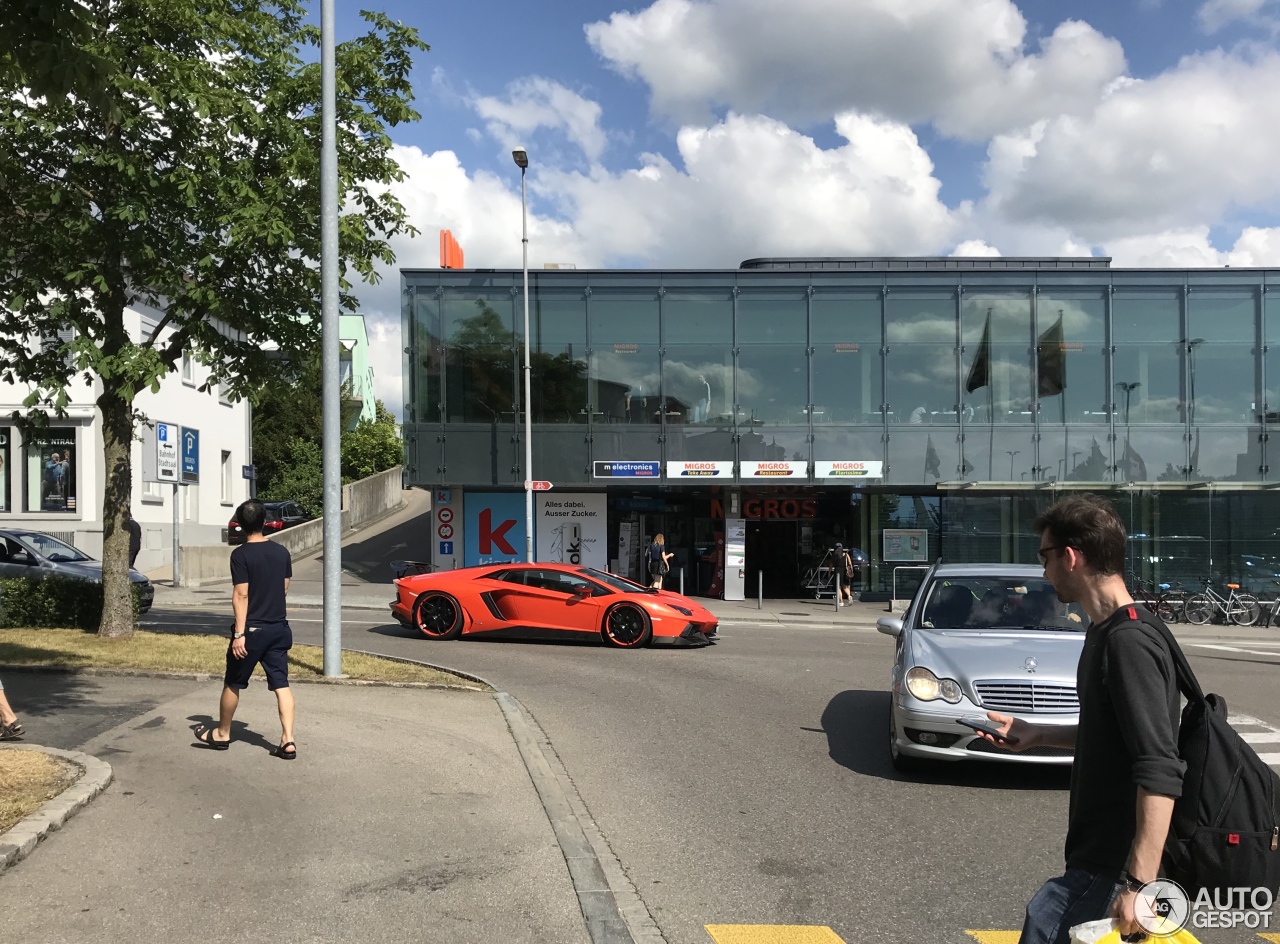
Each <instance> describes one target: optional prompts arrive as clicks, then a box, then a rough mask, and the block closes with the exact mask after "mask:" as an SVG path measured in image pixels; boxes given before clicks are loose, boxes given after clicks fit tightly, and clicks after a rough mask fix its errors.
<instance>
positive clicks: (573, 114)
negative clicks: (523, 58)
mask: <svg viewBox="0 0 1280 944" xmlns="http://www.w3.org/2000/svg"><path fill="white" fill-rule="evenodd" d="M473 106H474V107H475V110H476V112H477V113H478V114H479V115H480V117H481V118H483V119H485V121H486V122H487V123H488V129H489V133H490V134H492V135H493V136H494V137H495V138H497V139H498V140H499V141H500V142H501V143H502V144H503V145H504V146H506V147H508V148H510V147H515V146H517V145H522V144H526V143H527V142H526V140H525V139H526V138H527V137H528V136H529V135H530V134H532V133H533V132H534V131H537V130H538V129H539V128H551V129H553V130H557V131H562V132H564V134H565V135H566V136H567V137H568V138H569V140H570V141H572V142H573V143H574V144H576V145H577V146H578V147H580V148H581V149H582V153H583V154H585V155H586V157H587V159H588V160H590V161H593V162H594V161H598V160H599V159H600V155H601V154H603V153H604V149H605V147H606V145H607V144H608V139H607V137H606V135H605V133H604V131H603V130H601V128H600V113H601V112H600V106H599V104H597V103H596V102H594V101H591V100H590V99H588V98H584V97H583V96H581V95H579V94H578V93H577V92H575V91H573V90H572V89H568V88H566V87H565V86H563V85H561V84H560V83H559V82H553V81H551V80H550V79H544V78H540V77H537V76H530V77H527V78H523V79H520V80H519V81H517V82H512V83H511V84H510V85H509V86H507V96H506V98H495V97H492V96H482V97H479V98H476V99H475V101H474V102H473Z"/></svg>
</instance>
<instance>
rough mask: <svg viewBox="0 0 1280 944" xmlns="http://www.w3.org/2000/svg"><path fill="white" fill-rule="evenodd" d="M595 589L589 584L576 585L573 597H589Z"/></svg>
mask: <svg viewBox="0 0 1280 944" xmlns="http://www.w3.org/2000/svg"><path fill="white" fill-rule="evenodd" d="M593 589H594V588H593V587H592V586H591V584H589V583H579V584H574V587H573V595H574V596H575V597H589V596H591V593H592V590H593Z"/></svg>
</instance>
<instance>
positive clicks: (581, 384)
mask: <svg viewBox="0 0 1280 944" xmlns="http://www.w3.org/2000/svg"><path fill="white" fill-rule="evenodd" d="M531 301H532V303H533V304H532V307H531V308H530V311H529V318H530V325H529V330H530V331H531V332H532V334H533V338H532V341H533V345H532V349H531V350H530V352H529V364H530V367H531V371H530V377H529V382H530V385H531V387H532V397H533V421H534V422H535V423H585V422H586V421H587V311H586V303H585V301H584V299H583V297H582V295H581V294H577V293H575V294H573V295H548V294H546V293H544V292H539V293H537V294H536V295H534V296H533V298H532V299H531ZM521 304H523V302H521ZM522 327H523V311H521V320H520V322H519V327H517V329H516V344H517V345H520V346H521V350H520V358H521V365H522V366H523V363H524V352H523V343H524V339H523V337H522V336H521V335H522V331H521V328H522Z"/></svg>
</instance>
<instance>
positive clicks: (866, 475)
mask: <svg viewBox="0 0 1280 944" xmlns="http://www.w3.org/2000/svg"><path fill="white" fill-rule="evenodd" d="M883 476H884V462H883V461H881V462H859V461H848V462H846V461H836V462H814V464H813V477H814V478H815V479H837V480H839V479H878V478H881V477H883Z"/></svg>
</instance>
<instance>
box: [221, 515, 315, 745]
mask: <svg viewBox="0 0 1280 944" xmlns="http://www.w3.org/2000/svg"><path fill="white" fill-rule="evenodd" d="M236 520H237V521H238V522H239V523H240V527H241V528H242V529H244V533H245V542H244V544H241V545H240V546H239V547H237V548H236V549H235V550H234V551H232V552H231V584H232V593H231V608H232V610H233V611H234V612H235V618H236V621H235V625H234V629H233V633H232V637H231V645H230V646H229V647H228V648H227V671H226V675H225V676H224V677H223V687H222V700H221V702H220V703H219V705H218V726H217V727H215V728H210V727H206V728H204V729H203V730H201V731H199V732H198V733H197V735H196V736H197V738H198V739H199V740H200V741H201V742H203V743H204V744H206V745H208V746H209V747H211V748H213V749H214V750H219V751H224V750H226V749H227V748H228V747H229V746H230V743H231V719H232V718H234V717H235V713H236V708H237V707H238V706H239V704H240V692H241V690H242V689H244V688H246V687H248V685H249V677H250V676H252V675H253V670H254V668H255V667H256V666H258V665H259V664H261V665H262V669H263V671H264V672H265V673H266V676H267V688H268V689H269V690H271V691H273V692H275V694H276V704H277V706H278V707H279V709H280V746H279V747H278V748H277V749H276V751H275V756H276V757H279V758H281V759H283V760H293V759H294V758H295V757H297V756H298V748H297V745H296V744H294V742H293V692H292V691H290V689H289V661H288V655H289V649H290V648H291V647H292V646H293V630H292V629H290V627H289V621H288V619H287V614H286V611H285V595H286V594H287V593H288V591H289V581H290V579H291V578H292V577H293V561H292V559H291V558H290V556H289V551H288V550H287V549H286V548H284V547H282V546H281V545H279V544H276V543H274V542H272V541H268V540H267V538H266V536H265V535H264V534H263V533H262V528H263V525H264V524H265V523H266V520H267V510H266V508H265V507H264V506H263V504H262V502H260V501H258V500H257V499H255V498H251V499H249V501H247V502H245V503H244V504H242V505H241V506H240V507H239V508H238V509H236Z"/></svg>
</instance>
